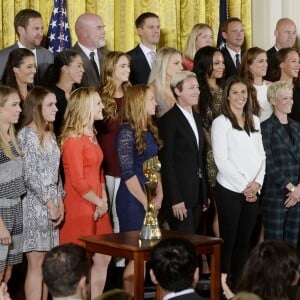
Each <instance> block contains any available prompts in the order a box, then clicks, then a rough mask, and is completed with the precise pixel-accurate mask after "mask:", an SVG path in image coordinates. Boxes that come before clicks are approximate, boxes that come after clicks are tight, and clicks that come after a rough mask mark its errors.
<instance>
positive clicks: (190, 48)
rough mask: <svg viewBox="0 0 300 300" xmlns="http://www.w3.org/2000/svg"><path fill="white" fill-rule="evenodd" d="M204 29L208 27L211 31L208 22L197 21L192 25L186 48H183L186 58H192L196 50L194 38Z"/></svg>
mask: <svg viewBox="0 0 300 300" xmlns="http://www.w3.org/2000/svg"><path fill="white" fill-rule="evenodd" d="M204 29H210V30H211V32H213V30H212V28H211V27H210V26H209V25H208V24H205V23H198V24H195V25H194V26H193V28H192V30H191V32H190V34H189V36H188V39H187V44H186V48H185V50H184V57H186V58H188V59H189V60H194V56H195V54H196V52H197V49H196V39H197V36H198V35H199V34H201V33H202V32H203V31H204Z"/></svg>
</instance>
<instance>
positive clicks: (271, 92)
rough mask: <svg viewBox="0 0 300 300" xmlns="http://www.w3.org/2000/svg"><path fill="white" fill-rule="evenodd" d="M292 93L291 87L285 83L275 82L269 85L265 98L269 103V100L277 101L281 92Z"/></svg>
mask: <svg viewBox="0 0 300 300" xmlns="http://www.w3.org/2000/svg"><path fill="white" fill-rule="evenodd" d="M286 90H288V91H291V92H292V91H293V87H292V85H291V84H289V83H287V82H285V81H275V82H273V83H271V84H270V85H269V87H268V92H267V97H268V101H269V102H271V99H274V100H275V101H277V99H278V97H279V93H280V92H281V91H286Z"/></svg>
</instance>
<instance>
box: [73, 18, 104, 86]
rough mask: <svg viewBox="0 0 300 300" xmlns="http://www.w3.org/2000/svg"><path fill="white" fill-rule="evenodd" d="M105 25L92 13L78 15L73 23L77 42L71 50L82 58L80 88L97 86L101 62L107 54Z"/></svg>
mask: <svg viewBox="0 0 300 300" xmlns="http://www.w3.org/2000/svg"><path fill="white" fill-rule="evenodd" d="M104 28H105V25H104V23H103V20H102V18H101V17H100V16H99V15H96V14H94V13H84V14H82V15H80V16H79V17H78V18H77V20H76V23H75V32H76V35H77V39H78V41H77V42H76V43H75V45H74V46H73V48H72V49H74V50H75V51H77V52H79V53H80V55H81V57H82V62H83V67H84V71H85V72H84V74H83V77H82V80H81V84H80V86H93V87H96V86H98V85H99V76H100V68H101V60H102V59H103V57H105V55H106V54H107V53H108V52H109V50H107V49H105V48H103V47H104V46H105V34H106V31H105V29H104Z"/></svg>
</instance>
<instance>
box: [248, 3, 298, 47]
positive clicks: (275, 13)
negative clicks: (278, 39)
mask: <svg viewBox="0 0 300 300" xmlns="http://www.w3.org/2000/svg"><path fill="white" fill-rule="evenodd" d="M299 11H300V1H299V0H252V24H253V26H252V30H253V31H252V32H253V34H252V38H253V40H252V45H253V46H258V47H261V48H263V49H269V48H271V47H272V46H273V45H274V41H275V38H274V29H275V26H276V22H277V20H278V19H280V18H283V17H287V18H291V19H292V20H293V21H294V22H295V24H296V26H297V30H298V39H297V40H298V46H299V40H300V39H299V35H300V14H299Z"/></svg>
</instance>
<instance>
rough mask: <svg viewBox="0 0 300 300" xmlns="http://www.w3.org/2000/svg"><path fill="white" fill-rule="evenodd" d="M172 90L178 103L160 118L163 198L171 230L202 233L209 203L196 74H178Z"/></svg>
mask: <svg viewBox="0 0 300 300" xmlns="http://www.w3.org/2000/svg"><path fill="white" fill-rule="evenodd" d="M171 89H172V91H173V94H174V96H175V98H176V101H177V103H176V104H175V105H174V107H173V108H172V109H171V110H169V111H168V112H167V113H166V114H164V115H163V116H162V117H161V118H160V119H159V121H158V127H159V133H160V137H161V138H162V140H163V148H162V150H161V151H160V152H159V158H160V161H161V164H162V168H161V176H162V183H163V191H164V199H163V208H162V210H163V212H164V213H165V215H166V219H167V222H168V225H169V226H170V229H171V230H178V231H186V232H191V233H198V232H199V224H200V217H201V211H202V209H203V206H204V205H205V206H207V192H206V178H205V168H204V166H203V149H204V136H203V130H202V124H201V121H200V116H199V114H198V113H196V112H194V111H193V110H192V107H193V106H194V105H196V104H197V103H198V98H199V94H200V90H199V85H198V81H197V78H196V75H195V74H194V73H192V72H189V71H181V72H178V73H176V74H175V75H174V76H173V78H172V80H171Z"/></svg>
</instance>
